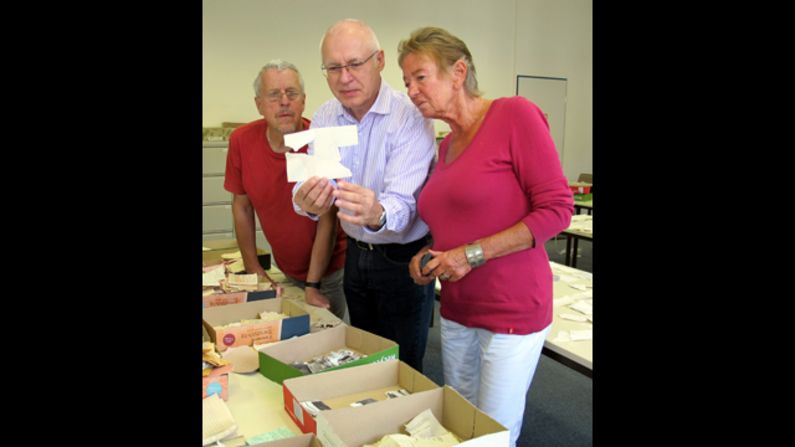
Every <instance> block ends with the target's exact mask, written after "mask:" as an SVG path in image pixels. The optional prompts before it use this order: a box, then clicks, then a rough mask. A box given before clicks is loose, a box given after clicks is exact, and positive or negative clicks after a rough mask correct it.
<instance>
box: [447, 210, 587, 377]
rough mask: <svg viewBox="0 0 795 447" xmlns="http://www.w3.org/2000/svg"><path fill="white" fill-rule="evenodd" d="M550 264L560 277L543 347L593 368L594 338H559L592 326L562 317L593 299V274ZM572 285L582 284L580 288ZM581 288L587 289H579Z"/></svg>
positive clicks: (555, 273)
mask: <svg viewBox="0 0 795 447" xmlns="http://www.w3.org/2000/svg"><path fill="white" fill-rule="evenodd" d="M589 217H590V216H589ZM549 265H550V267H551V268H552V274H553V275H555V276H556V277H557V278H558V280H557V281H555V282H553V283H552V284H553V285H552V287H553V289H552V296H553V299H554V300H555V302H554V304H553V310H552V312H553V316H552V328H551V329H550V330H549V334H548V335H547V339H546V342H544V347H546V348H548V349H550V350H551V351H553V352H555V353H557V354H560V355H562V356H564V357H566V358H568V359H569V360H572V361H574V362H576V363H578V364H580V365H582V366H584V367H586V368H588V369H591V370H593V340H580V341H560V340H558V338H559V335H560V331H572V330H574V331H581V330H587V329H592V328H593V323H592V322H591V321H585V322H578V321H572V320H566V319H564V318H561V317H560V314H561V313H566V314H575V315H577V314H580V312H578V311H576V310H573V309H571V308H570V307H569V305H570V304H573V303H574V302H576V301H580V300H583V299H591V300H592V299H593V298H592V296H593V295H592V291H593V288H592V286H593V274H592V273H590V272H586V271H584V270H577V269H575V268H571V267H567V266H565V265H563V264H558V263H556V262H551V261H550V263H549ZM572 286H576V287H579V289H578V288H576V287H572ZM582 288H584V289H585V290H580V289H582ZM441 291H442V284H441V282H439V279H438V278H437V280H436V293H441ZM589 291H591V295H590V297H588V296H587V295H588V294H589Z"/></svg>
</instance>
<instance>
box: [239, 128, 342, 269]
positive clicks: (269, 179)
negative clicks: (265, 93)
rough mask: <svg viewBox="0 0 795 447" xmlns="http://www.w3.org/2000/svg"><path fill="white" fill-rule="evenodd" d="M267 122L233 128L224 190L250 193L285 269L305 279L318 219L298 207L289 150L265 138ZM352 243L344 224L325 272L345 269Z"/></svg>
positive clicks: (261, 222) (267, 236)
mask: <svg viewBox="0 0 795 447" xmlns="http://www.w3.org/2000/svg"><path fill="white" fill-rule="evenodd" d="M302 119H303V121H304V128H305V129H308V128H309V120H308V119H306V118H302ZM267 126H268V123H267V122H266V121H265V120H264V119H259V120H257V121H253V122H251V123H248V124H246V125H244V126H241V127H239V128H237V129H235V131H234V132H232V134H231V135H230V137H229V152H228V153H227V156H226V177H225V179H224V189H226V190H227V191H229V192H231V193H234V194H245V195H247V196H248V198H249V200H250V201H251V204H252V205H253V206H254V210H255V212H256V214H257V217H258V218H259V222H260V225H261V226H262V231H263V232H264V233H265V238H266V239H267V240H268V242H269V243H270V245H271V251H272V252H273V258H274V260H275V261H276V264H277V265H278V266H279V269H281V271H283V272H284V273H286V274H287V275H290V276H291V277H293V278H295V279H298V280H301V281H305V280H306V274H307V272H308V271H309V261H310V259H311V257H312V243H313V241H314V239H315V230H316V228H317V222H314V221H312V220H311V219H309V218H306V217H303V216H299V215H298V214H296V213H295V211H294V210H293V194H292V189H293V183H288V182H287V161H286V159H285V157H284V154H277V153H276V152H273V150H272V149H271V147H270V144H269V143H268V139H267V138H266V137H265V129H266V128H267ZM307 148H308V146H304V147H302V148H301V149H300V150H299V151H298V152H302V153H306V151H307ZM346 247H347V239H346V238H345V233H344V232H343V231H342V226H340V225H338V226H337V244H336V245H335V246H334V252H333V254H332V256H331V261H330V262H329V266H328V268H327V269H326V272H325V273H324V274H323V276H325V275H328V274H330V273H333V272H335V271H337V270H339V269H341V268H342V267H343V265H344V264H345V249H346Z"/></svg>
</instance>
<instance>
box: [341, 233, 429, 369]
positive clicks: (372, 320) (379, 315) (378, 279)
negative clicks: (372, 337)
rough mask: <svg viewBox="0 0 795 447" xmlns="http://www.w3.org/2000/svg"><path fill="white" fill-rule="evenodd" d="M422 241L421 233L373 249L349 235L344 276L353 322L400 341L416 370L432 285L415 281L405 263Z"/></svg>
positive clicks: (402, 355) (402, 351) (403, 355)
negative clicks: (400, 242)
mask: <svg viewBox="0 0 795 447" xmlns="http://www.w3.org/2000/svg"><path fill="white" fill-rule="evenodd" d="M425 245H426V240H425V238H423V239H419V240H417V241H414V242H410V243H408V244H382V245H373V246H372V249H371V248H370V247H369V246H367V245H366V244H364V243H362V242H357V241H356V240H354V239H351V238H348V250H347V252H346V255H345V279H344V281H343V284H344V288H345V300H346V301H347V303H348V315H349V316H350V318H351V326H354V327H357V328H360V329H364V330H365V331H368V332H372V333H374V334H376V335H380V336H382V337H385V338H388V339H390V340H393V341H395V342H396V343H397V344H398V345H399V346H400V349H399V352H400V360H403V361H404V362H406V363H408V364H409V365H410V366H411V367H412V368H414V369H416V370H417V371H420V372H422V358H423V356H424V355H425V345H426V342H427V341H428V326H430V323H431V312H432V309H433V299H434V292H433V286H434V284H433V282H431V283H430V284H428V285H427V286H418V285H417V284H414V281H413V280H412V279H411V276H410V275H409V267H408V266H409V261H410V260H411V258H412V257H413V256H414V255H415V254H417V252H418V251H420V249H421V248H422V247H424V246H425Z"/></svg>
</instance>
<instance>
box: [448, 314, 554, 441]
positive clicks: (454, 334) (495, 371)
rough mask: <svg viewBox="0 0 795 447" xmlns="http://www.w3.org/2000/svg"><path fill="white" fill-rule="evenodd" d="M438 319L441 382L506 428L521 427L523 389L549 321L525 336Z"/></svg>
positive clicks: (514, 431)
mask: <svg viewBox="0 0 795 447" xmlns="http://www.w3.org/2000/svg"><path fill="white" fill-rule="evenodd" d="M440 320H441V325H442V326H441V335H442V366H443V368H444V383H445V384H446V385H450V386H451V387H453V388H455V390H456V391H458V392H459V393H461V395H462V396H464V397H466V398H467V400H469V401H470V402H472V403H473V404H474V405H475V406H477V407H478V408H480V409H481V410H482V411H483V412H485V413H486V414H488V415H489V416H491V417H492V418H494V420H496V421H497V422H499V423H500V424H502V425H504V426H505V427H506V428H508V429H509V430H510V431H511V444H510V445H511V447H514V446H516V441H517V440H518V439H519V432H520V431H521V430H522V420H523V419H524V408H525V400H526V396H527V391H528V390H529V389H530V383H531V382H532V381H533V375H534V374H535V371H536V367H537V366H538V359H539V357H540V356H541V348H543V347H544V339H545V338H546V336H547V333H548V332H549V329H550V328H551V325H550V326H547V327H546V328H545V329H542V330H541V331H539V332H535V333H532V334H528V335H515V334H496V333H494V332H491V331H488V330H486V329H478V328H468V327H466V326H463V325H460V324H458V323H456V322H455V321H452V320H447V319H445V318H444V317H441V318H440Z"/></svg>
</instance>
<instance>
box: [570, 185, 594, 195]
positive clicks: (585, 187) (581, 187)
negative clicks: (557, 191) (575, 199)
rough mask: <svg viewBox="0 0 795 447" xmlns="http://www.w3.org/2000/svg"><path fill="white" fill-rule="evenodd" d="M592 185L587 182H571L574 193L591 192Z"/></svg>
mask: <svg viewBox="0 0 795 447" xmlns="http://www.w3.org/2000/svg"><path fill="white" fill-rule="evenodd" d="M591 186H593V185H592V184H590V183H585V182H575V183H569V188H571V192H573V193H574V194H590V193H591Z"/></svg>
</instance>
